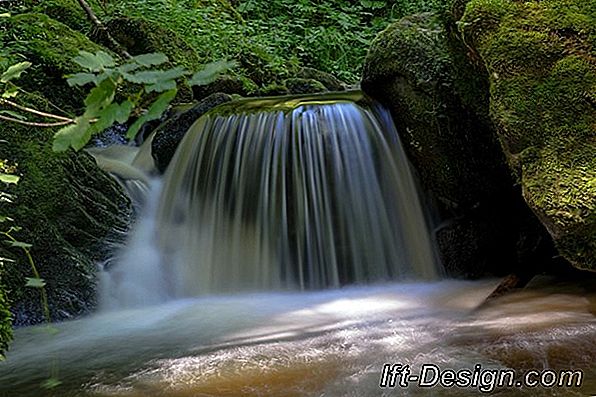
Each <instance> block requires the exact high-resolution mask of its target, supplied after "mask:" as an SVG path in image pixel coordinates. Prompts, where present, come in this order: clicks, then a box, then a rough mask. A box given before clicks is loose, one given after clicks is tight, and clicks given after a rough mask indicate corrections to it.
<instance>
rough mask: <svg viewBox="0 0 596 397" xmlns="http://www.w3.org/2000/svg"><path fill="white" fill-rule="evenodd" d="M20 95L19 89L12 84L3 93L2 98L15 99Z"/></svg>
mask: <svg viewBox="0 0 596 397" xmlns="http://www.w3.org/2000/svg"><path fill="white" fill-rule="evenodd" d="M18 93H19V88H18V87H17V86H15V85H12V84H10V86H9V87H8V88H7V89H5V91H4V92H3V93H2V98H14V97H16V96H17V94H18Z"/></svg>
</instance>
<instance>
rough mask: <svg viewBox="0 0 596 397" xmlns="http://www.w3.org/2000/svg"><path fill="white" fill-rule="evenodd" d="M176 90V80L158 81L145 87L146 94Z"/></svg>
mask: <svg viewBox="0 0 596 397" xmlns="http://www.w3.org/2000/svg"><path fill="white" fill-rule="evenodd" d="M174 88H176V80H165V81H158V82H157V83H155V84H151V85H148V86H146V87H145V91H146V92H164V91H168V90H173V89H174Z"/></svg>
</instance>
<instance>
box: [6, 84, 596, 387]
mask: <svg viewBox="0 0 596 397" xmlns="http://www.w3.org/2000/svg"><path fill="white" fill-rule="evenodd" d="M145 149H146V148H145ZM145 149H143V148H141V150H140V151H139V153H140V156H142V157H143V161H142V162H143V164H145V165H144V166H143V167H142V168H143V169H144V170H146V169H147V165H146V163H147V161H146V160H147V150H145ZM111 151H112V152H114V153H115V152H119V151H120V149H118V150H115V149H112V150H111ZM96 155H97V156H100V155H101V154H100V153H99V152H98V153H96ZM98 162H99V161H98ZM104 163H105V164H108V165H109V166H110V167H114V169H117V168H118V169H126V172H122V173H121V174H120V176H121V177H125V176H126V175H136V171H134V169H129V168H122V167H119V166H117V164H116V163H115V162H114V161H113V160H112V159H108V160H105V161H104ZM139 172H140V171H139ZM147 181H148V178H147V177H146V176H145V175H144V174H142V175H141V176H140V177H139V178H136V179H135V180H134V181H133V182H130V181H129V182H128V185H127V186H129V188H131V189H133V192H134V196H135V197H140V198H139V206H140V207H141V206H142V209H140V211H141V214H140V216H139V219H138V221H137V223H136V225H135V227H134V229H133V231H132V232H131V234H130V236H129V239H128V243H127V245H126V247H125V248H123V249H122V250H121V251H120V253H119V254H118V255H117V256H116V258H115V259H114V262H115V263H114V264H112V265H111V266H106V269H105V271H104V272H102V273H101V274H100V281H101V282H100V284H101V288H100V291H101V297H100V298H101V307H100V310H99V311H98V312H97V313H95V314H93V315H91V316H89V317H86V318H82V319H79V320H75V321H69V322H65V323H61V324H54V325H52V326H39V327H30V328H23V329H18V330H16V333H15V341H14V343H13V345H12V347H11V350H10V351H9V354H8V359H7V361H6V362H3V363H0V396H131V397H132V396H135V397H136V396H180V397H182V396H390V395H406V396H426V395H438V396H468V395H471V396H472V395H478V394H481V390H480V389H479V388H478V387H472V386H470V387H464V388H455V387H442V386H440V385H438V386H435V387H432V388H419V387H415V386H414V385H410V386H409V387H406V388H401V387H398V388H396V389H392V388H388V389H387V388H386V389H383V388H380V387H379V382H380V378H381V373H382V370H383V365H384V364H385V363H400V364H402V365H406V364H407V365H410V367H411V369H412V371H413V372H414V373H416V372H418V371H419V370H420V368H421V366H422V365H423V364H433V365H436V366H438V367H439V368H442V369H447V368H450V369H473V368H474V366H475V365H481V366H482V367H483V368H485V369H489V370H490V369H507V368H510V369H513V370H515V371H519V373H520V374H522V373H523V372H524V371H527V370H530V369H536V370H541V369H553V370H567V369H570V370H578V369H581V370H582V371H583V384H582V386H581V387H573V388H564V389H561V388H559V389H542V388H527V387H514V388H495V390H492V394H493V395H501V396H518V395H519V396H536V395H545V396H551V395H562V396H567V395H569V396H582V395H590V393H592V394H596V365H595V363H596V321H595V314H596V293H595V292H594V291H595V290H596V288H594V285H593V283H590V282H589V281H586V282H585V283H575V284H570V285H567V284H564V283H558V282H556V281H554V280H545V279H542V280H534V282H533V283H532V284H531V285H530V286H529V287H528V288H526V289H524V290H521V291H518V292H516V293H512V294H509V295H506V296H503V297H501V298H498V299H496V300H493V301H490V302H488V303H483V302H484V301H485V299H486V297H487V296H488V295H489V294H490V293H491V292H492V291H493V290H494V288H495V286H496V285H497V284H498V282H499V280H483V281H474V282H472V281H454V280H443V281H440V275H441V270H440V266H439V264H438V261H437V259H436V253H435V248H434V244H433V239H432V235H431V233H430V231H429V230H430V221H429V219H428V216H427V214H426V211H425V208H424V205H423V203H422V202H421V200H420V197H419V196H418V191H417V188H416V182H415V178H414V176H413V174H412V172H411V171H410V169H409V165H408V162H407V159H406V157H405V154H404V152H403V149H402V147H401V144H400V142H399V137H398V135H397V132H396V129H395V127H394V126H393V123H392V121H391V118H390V116H389V114H388V113H387V112H386V111H385V110H384V109H382V108H381V107H379V106H378V105H377V104H375V103H371V102H369V101H367V100H366V99H365V98H363V97H362V95H361V94H359V93H347V94H332V95H326V96H305V97H294V98H276V99H257V100H244V101H237V102H234V103H232V104H228V105H224V106H222V107H219V108H217V109H216V110H214V111H212V112H210V113H209V114H207V115H206V116H203V117H202V118H200V119H199V120H198V121H197V122H196V123H195V124H194V125H193V126H192V127H191V129H190V130H189V132H188V133H187V134H186V136H185V138H184V140H183V141H182V142H181V144H180V147H179V150H178V151H177V153H176V155H175V156H174V159H173V160H172V163H171V164H170V166H169V168H168V171H167V173H166V175H164V177H163V178H162V179H160V180H154V181H151V182H147ZM140 207H139V208H140ZM50 386H51V387H50Z"/></svg>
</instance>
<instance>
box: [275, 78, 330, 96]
mask: <svg viewBox="0 0 596 397" xmlns="http://www.w3.org/2000/svg"><path fill="white" fill-rule="evenodd" d="M283 85H285V86H286V87H287V88H288V91H289V92H290V94H294V95H301V94H316V93H319V92H327V91H329V90H328V89H327V87H325V86H324V85H323V83H321V82H320V81H318V80H315V79H302V78H298V77H295V78H291V79H286V80H284V81H283Z"/></svg>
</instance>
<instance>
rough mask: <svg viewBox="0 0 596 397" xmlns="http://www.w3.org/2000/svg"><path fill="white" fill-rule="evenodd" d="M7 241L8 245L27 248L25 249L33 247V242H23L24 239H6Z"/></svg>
mask: <svg viewBox="0 0 596 397" xmlns="http://www.w3.org/2000/svg"><path fill="white" fill-rule="evenodd" d="M5 242H7V243H8V245H10V246H11V247H17V248H25V249H27V248H31V247H32V245H31V244H29V243H23V242H22V241H12V240H5Z"/></svg>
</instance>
